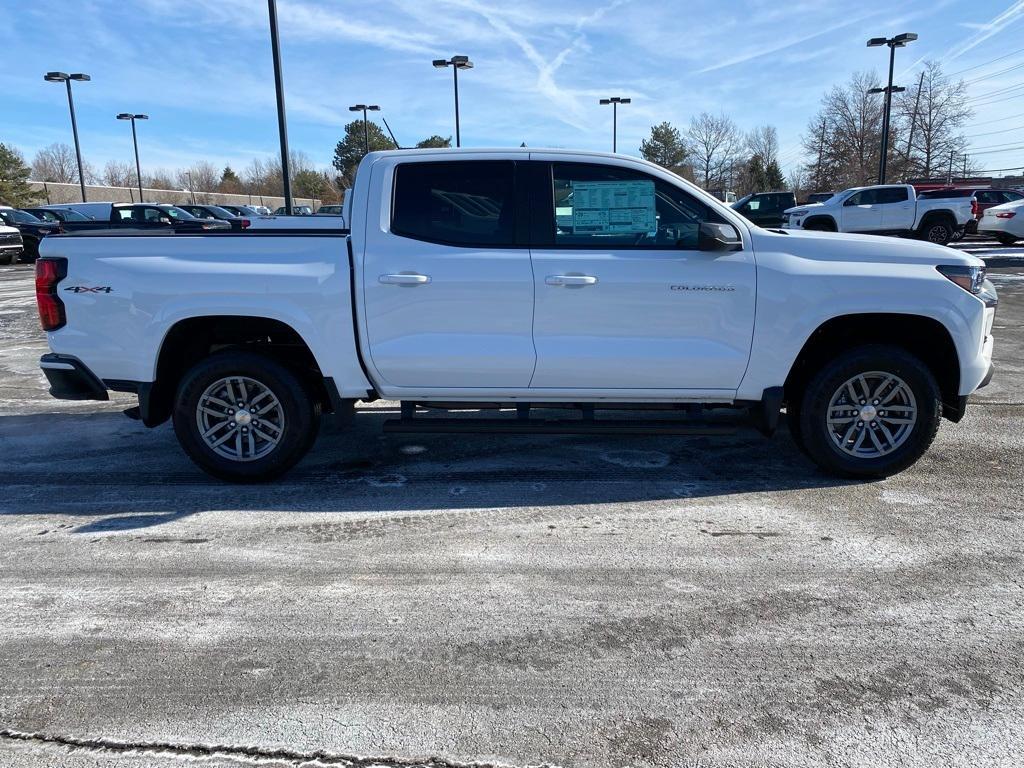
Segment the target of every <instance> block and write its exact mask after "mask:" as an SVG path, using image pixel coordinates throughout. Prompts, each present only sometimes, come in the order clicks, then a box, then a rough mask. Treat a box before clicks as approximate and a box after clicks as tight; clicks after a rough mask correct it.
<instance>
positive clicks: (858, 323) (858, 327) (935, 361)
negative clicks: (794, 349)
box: [784, 313, 962, 418]
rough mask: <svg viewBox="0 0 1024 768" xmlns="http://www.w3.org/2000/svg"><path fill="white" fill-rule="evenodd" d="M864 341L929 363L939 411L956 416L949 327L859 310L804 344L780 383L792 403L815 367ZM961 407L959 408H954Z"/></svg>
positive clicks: (956, 377) (955, 366) (956, 379)
mask: <svg viewBox="0 0 1024 768" xmlns="http://www.w3.org/2000/svg"><path fill="white" fill-rule="evenodd" d="M866 344H888V345H892V346H896V347H900V348H902V349H904V350H906V351H907V352H909V353H910V354H912V355H914V356H916V357H918V358H920V359H921V361H922V362H923V363H924V364H925V365H927V366H928V368H929V370H931V372H932V375H933V376H935V380H936V381H937V382H938V385H939V391H940V392H941V394H942V403H943V415H944V416H946V417H947V418H955V417H956V415H957V413H958V412H960V411H962V407H961V403H960V398H959V394H958V393H959V387H960V360H959V355H958V354H957V350H956V344H955V343H954V342H953V336H952V334H950V332H949V329H947V328H946V326H945V325H943V324H942V323H941V322H939V321H938V320H936V319H934V318H931V317H926V316H924V315H910V314H899V313H858V314H848V315H839V316H837V317H833V318H830V319H828V320H826V321H824V322H823V323H821V325H819V326H818V327H817V328H816V329H815V330H814V332H813V333H811V335H810V336H809V337H808V338H807V340H806V341H805V342H804V345H803V347H802V348H801V350H800V353H799V354H798V355H797V357H796V359H795V361H794V363H793V365H792V367H791V368H790V371H789V375H788V376H787V377H786V383H785V385H784V397H785V399H786V401H787V402H792V401H793V400H794V399H795V398H796V397H798V396H799V394H798V393H800V392H802V391H803V388H804V387H805V386H806V384H807V382H808V381H809V380H810V378H811V376H813V375H814V372H815V371H816V370H817V369H818V367H819V366H820V365H821V364H823V363H824V362H825V361H827V360H829V359H831V358H833V357H835V356H836V355H837V354H838V353H840V352H843V351H846V350H848V349H853V348H855V347H859V346H863V345H866ZM958 409H959V410H958Z"/></svg>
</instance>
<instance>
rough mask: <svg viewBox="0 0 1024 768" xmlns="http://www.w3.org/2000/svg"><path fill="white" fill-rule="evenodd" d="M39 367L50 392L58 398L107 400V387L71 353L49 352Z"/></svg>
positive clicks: (43, 357) (40, 360) (40, 361)
mask: <svg viewBox="0 0 1024 768" xmlns="http://www.w3.org/2000/svg"><path fill="white" fill-rule="evenodd" d="M39 367H40V368H41V369H42V370H43V374H44V375H45V376H46V380H47V381H48V382H50V394H51V395H52V396H53V397H56V398H57V399H58V400H109V399H110V396H109V395H108V394H107V388H106V386H104V384H103V382H102V381H100V380H99V378H97V376H96V374H94V373H93V372H92V371H90V370H89V369H88V368H87V367H86V365H85V363H83V362H82V361H81V360H79V359H78V358H77V357H72V356H71V355H58V354H54V353H52V352H51V353H49V354H46V355H43V356H42V357H41V358H40V359H39Z"/></svg>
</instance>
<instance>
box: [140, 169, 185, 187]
mask: <svg viewBox="0 0 1024 768" xmlns="http://www.w3.org/2000/svg"><path fill="white" fill-rule="evenodd" d="M142 182H143V186H144V187H146V188H147V189H181V187H179V186H178V185H176V184H175V183H174V176H173V175H171V173H170V172H169V171H166V170H164V169H163V168H159V169H157V170H155V171H152V172H151V173H150V174H149V175H148V176H144V177H143V179H142Z"/></svg>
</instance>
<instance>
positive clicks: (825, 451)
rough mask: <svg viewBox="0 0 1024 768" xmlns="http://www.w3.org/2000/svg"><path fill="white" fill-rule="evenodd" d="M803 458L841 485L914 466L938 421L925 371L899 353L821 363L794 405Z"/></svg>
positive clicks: (880, 351)
mask: <svg viewBox="0 0 1024 768" xmlns="http://www.w3.org/2000/svg"><path fill="white" fill-rule="evenodd" d="M798 413H799V420H800V424H799V434H800V437H801V441H800V442H802V443H803V445H802V446H801V447H802V448H803V449H804V451H805V452H806V453H807V455H808V456H810V458H811V459H812V460H814V461H815V462H816V463H817V464H818V465H819V466H821V467H822V468H823V469H825V470H827V471H829V472H832V473H834V474H839V475H843V476H846V477H887V476H888V475H894V474H896V473H897V472H901V471H903V470H904V469H906V468H907V467H909V466H910V465H912V464H913V463H914V462H915V461H917V460H918V459H919V458H920V457H921V455H922V454H924V452H925V451H926V450H928V447H929V446H930V445H931V444H932V441H933V440H934V439H935V434H936V432H937V431H938V428H939V421H940V419H941V415H942V399H941V395H940V393H939V387H938V384H937V383H936V381H935V377H934V376H933V375H932V373H931V371H930V370H929V369H928V367H927V366H926V365H925V364H924V363H922V362H921V361H920V360H919V359H917V358H916V357H914V356H913V355H911V354H910V353H908V352H906V351H904V350H903V349H901V348H899V347H891V346H884V345H869V346H863V347H860V348H858V349H854V350H850V351H849V352H846V353H843V354H841V355H839V356H838V357H836V358H834V359H833V360H831V361H830V362H828V363H826V364H825V365H824V366H823V367H822V368H821V370H820V371H819V372H818V373H817V374H816V375H815V376H814V377H812V378H811V380H810V382H809V383H808V384H807V387H806V389H805V390H804V393H803V397H802V398H801V404H800V408H799V409H798Z"/></svg>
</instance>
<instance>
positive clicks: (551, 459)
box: [0, 408, 854, 533]
mask: <svg viewBox="0 0 1024 768" xmlns="http://www.w3.org/2000/svg"><path fill="white" fill-rule="evenodd" d="M393 415H394V411H392V410H390V409H380V408H372V409H367V410H362V411H360V412H359V413H358V415H357V416H356V419H355V423H354V425H353V426H352V427H351V428H348V429H346V430H343V431H339V430H336V429H333V428H331V427H328V428H326V429H325V430H323V431H322V432H321V435H320V438H319V439H318V441H317V444H316V445H315V446H314V448H313V450H312V451H311V452H310V454H309V455H308V456H307V457H306V459H305V460H303V461H302V462H301V463H300V464H299V466H298V467H296V468H295V469H294V470H292V472H290V473H289V474H288V475H286V476H285V477H284V478H282V479H280V480H278V481H276V482H274V483H269V484H265V485H248V486H243V485H231V484H226V483H222V482H219V481H217V480H214V479H212V478H209V477H207V476H206V475H204V474H203V473H202V472H201V471H200V470H198V469H197V468H196V467H194V466H193V465H192V463H191V462H190V461H189V460H188V458H187V457H186V456H185V455H184V453H183V452H182V451H181V449H180V448H179V446H178V444H177V441H176V439H175V437H174V434H173V430H172V429H171V428H170V426H169V425H164V426H162V427H159V428H157V429H155V430H149V429H146V428H144V427H142V426H141V425H140V424H138V423H137V422H132V421H129V420H128V419H126V418H125V417H124V416H122V415H121V414H117V413H110V412H107V413H93V414H35V415H27V416H2V417H0V435H4V436H5V437H4V442H5V443H6V444H7V448H6V451H5V452H6V454H7V457H8V461H7V462H6V463H5V464H4V465H3V467H2V469H0V486H2V487H3V488H4V489H5V493H4V495H3V497H2V498H0V514H3V515H39V514H62V515H72V516H79V517H81V518H84V519H86V520H84V521H83V524H82V525H81V526H80V527H78V528H77V529H76V531H77V532H81V533H103V532H117V531H127V530H133V529H142V528H151V527H154V526H159V525H161V524H163V523H167V522H171V521H175V520H179V519H181V518H184V517H187V516H189V515H192V514H196V513H200V512H205V511H210V510H236V511H253V512H258V511H279V510H280V511H294V512H337V513H356V512H358V513H363V514H373V513H381V514H393V513H396V512H398V513H401V512H414V511H430V510H462V509H479V508H491V509H493V508H498V507H505V508H507V507H513V508H515V507H546V506H554V505H558V506H572V505H589V504H615V503H627V502H643V501H658V500H665V499H690V500H694V499H700V498H703V497H712V496H722V495H728V494H743V493H756V492H764V491H779V490H794V489H808V488H825V487H832V486H841V485H847V484H854V483H853V481H843V480H839V479H837V478H834V477H831V476H828V475H825V474H823V473H822V472H820V471H819V470H818V469H817V468H816V467H815V466H814V465H813V464H812V463H810V462H809V461H808V460H807V459H806V458H804V457H803V456H802V455H801V454H800V453H799V451H798V450H797V449H796V447H795V446H794V444H793V442H792V440H791V439H790V438H789V436H788V434H787V432H786V430H785V427H783V428H782V429H780V431H779V433H778V434H776V436H775V437H774V438H772V439H765V438H763V437H762V436H760V435H759V434H757V433H756V432H753V431H745V430H744V431H740V432H737V433H736V434H735V435H731V436H727V437H648V436H641V437H632V436H614V437H604V436H602V437H591V436H532V435H531V436H500V435H383V434H381V424H382V423H383V421H384V419H385V418H390V417H392V416H393ZM12 456H14V457H17V458H14V459H13V460H12V459H11V457H12Z"/></svg>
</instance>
